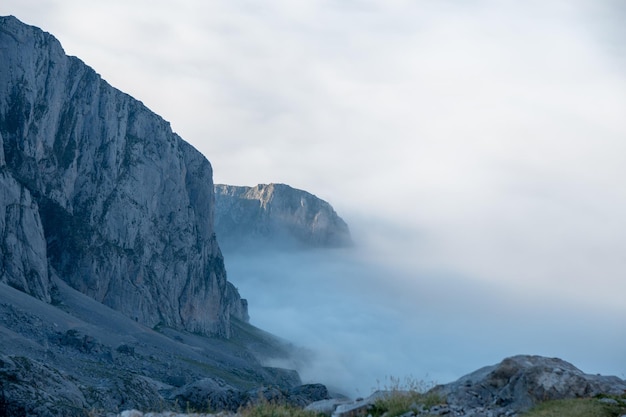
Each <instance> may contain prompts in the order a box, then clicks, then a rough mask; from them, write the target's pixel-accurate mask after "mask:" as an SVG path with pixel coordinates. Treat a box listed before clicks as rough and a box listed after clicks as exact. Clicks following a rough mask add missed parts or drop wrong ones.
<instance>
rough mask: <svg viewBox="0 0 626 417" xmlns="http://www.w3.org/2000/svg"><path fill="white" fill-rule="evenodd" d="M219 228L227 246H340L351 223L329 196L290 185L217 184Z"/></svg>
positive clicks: (346, 239)
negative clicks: (348, 223)
mask: <svg viewBox="0 0 626 417" xmlns="http://www.w3.org/2000/svg"><path fill="white" fill-rule="evenodd" d="M215 196H216V197H215V198H216V212H215V229H216V232H217V235H218V237H219V239H220V242H222V243H223V244H224V245H226V246H228V247H230V246H237V245H247V244H255V243H256V244H261V245H267V244H270V245H277V246H294V245H295V246H299V247H341V246H349V245H351V244H352V239H351V237H350V231H349V229H348V226H347V224H346V223H345V222H344V221H343V220H342V219H341V217H339V216H338V215H337V213H336V212H335V210H334V209H333V208H332V207H331V205H330V204H328V203H327V202H326V201H324V200H321V199H319V198H317V197H316V196H314V195H313V194H310V193H308V192H306V191H302V190H298V189H295V188H292V187H290V186H288V185H285V184H267V185H266V184H260V185H257V186H255V187H240V186H233V185H221V184H219V185H216V186H215Z"/></svg>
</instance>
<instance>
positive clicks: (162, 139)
mask: <svg viewBox="0 0 626 417" xmlns="http://www.w3.org/2000/svg"><path fill="white" fill-rule="evenodd" d="M0 135H1V136H0V142H1V144H2V147H1V148H0V196H1V197H2V199H1V200H0V217H1V219H0V232H1V233H2V237H1V238H0V245H1V248H2V259H0V262H2V264H1V265H0V274H1V275H0V280H2V281H4V282H7V283H9V284H11V285H12V286H14V287H16V288H20V289H22V290H24V291H26V292H28V293H30V294H32V295H34V296H36V297H38V298H40V299H43V300H49V293H48V291H49V289H48V275H49V274H50V270H49V269H48V268H52V269H53V270H54V271H55V273H57V274H58V275H59V276H60V277H61V278H62V279H63V280H65V281H66V282H68V283H69V284H70V285H71V286H72V287H74V288H76V289H78V290H79V291H81V292H83V293H85V294H87V295H89V296H91V297H93V298H94V299H96V300H98V301H100V302H102V303H104V304H106V305H108V306H110V307H112V308H114V309H116V310H118V311H120V312H122V313H124V314H125V315H127V316H129V317H132V318H134V319H136V320H137V321H139V322H141V323H144V324H146V325H149V326H154V325H157V324H159V323H161V324H164V325H166V326H172V327H177V328H184V329H186V330H189V331H194V332H201V333H205V334H217V335H223V336H228V334H229V319H230V316H231V315H234V316H235V317H238V318H240V319H246V318H247V311H246V305H245V302H244V301H242V300H241V299H240V297H239V294H238V293H237V290H236V289H235V288H234V287H233V286H232V285H231V284H230V283H229V282H228V281H227V279H226V273H225V270H224V263H223V258H222V254H221V251H220V248H219V246H218V244H217V240H216V237H215V233H214V226H213V215H214V207H215V206H214V193H213V181H212V168H211V165H210V163H209V162H208V161H207V160H206V158H204V157H203V156H202V155H201V154H200V153H199V152H198V151H196V150H195V149H194V148H193V147H192V146H191V145H189V144H188V143H186V142H185V141H183V140H182V139H181V138H180V137H179V136H178V135H176V134H175V133H173V132H172V130H171V128H170V126H169V123H168V122H166V121H165V120H163V119H162V118H161V117H159V116H158V115H156V114H154V113H153V112H151V111H150V110H149V109H147V108H146V107H145V106H144V105H143V104H142V103H141V102H139V101H137V100H135V99H133V98H132V97H130V96H128V95H126V94H124V93H122V92H120V91H118V90H116V89H115V88H113V87H111V86H110V85H109V84H107V83H106V82H105V81H104V80H102V79H101V78H100V76H99V75H98V74H97V73H96V72H95V71H94V70H93V69H91V68H90V67H88V66H87V65H85V64H84V63H83V62H82V61H80V60H79V59H77V58H75V57H68V56H66V55H65V53H64V51H63V49H62V48H61V45H60V44H59V42H58V41H57V40H56V39H55V38H54V37H52V36H51V35H50V34H48V33H45V32H43V31H41V30H40V29H38V28H35V27H32V26H27V25H25V24H23V23H21V22H20V21H18V20H17V19H16V18H14V17H1V18H0ZM48 265H49V266H48Z"/></svg>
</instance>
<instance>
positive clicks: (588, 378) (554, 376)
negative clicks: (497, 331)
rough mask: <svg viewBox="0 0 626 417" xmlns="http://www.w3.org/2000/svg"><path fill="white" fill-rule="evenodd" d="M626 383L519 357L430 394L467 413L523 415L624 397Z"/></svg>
mask: <svg viewBox="0 0 626 417" xmlns="http://www.w3.org/2000/svg"><path fill="white" fill-rule="evenodd" d="M625 390H626V381H624V380H622V379H620V378H618V377H615V376H601V375H590V374H586V373H584V372H582V371H581V370H580V369H578V368H576V367H575V366H574V365H572V364H571V363H568V362H566V361H564V360H562V359H558V358H546V357H543V356H529V355H519V356H513V357H510V358H507V359H504V360H503V361H502V362H500V363H499V364H497V365H493V366H487V367H485V368H482V369H479V370H477V371H475V372H472V373H471V374H468V375H466V376H464V377H462V378H460V379H459V380H457V381H455V382H453V383H450V384H446V385H439V386H436V387H434V388H433V389H432V391H431V392H433V393H437V394H439V395H441V396H443V397H445V398H446V399H447V402H448V403H449V404H452V405H455V406H458V407H462V408H464V409H477V408H483V409H493V410H506V411H512V412H521V411H526V410H528V409H530V408H531V407H532V406H534V405H535V404H537V403H539V402H542V401H546V400H558V399H565V398H586V397H593V396H596V395H599V394H618V395H621V394H623V393H624V392H625Z"/></svg>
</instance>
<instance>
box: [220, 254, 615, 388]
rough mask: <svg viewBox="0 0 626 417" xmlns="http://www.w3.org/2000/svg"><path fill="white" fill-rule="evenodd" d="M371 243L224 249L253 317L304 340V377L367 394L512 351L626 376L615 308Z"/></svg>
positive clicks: (441, 378) (441, 376) (456, 372)
mask: <svg viewBox="0 0 626 417" xmlns="http://www.w3.org/2000/svg"><path fill="white" fill-rule="evenodd" d="M371 249H372V248H363V247H359V248H353V249H326V250H312V251H299V252H285V251H283V252H271V251H268V252H264V253H255V254H250V253H239V254H238V253H236V252H231V253H226V265H227V269H228V273H229V279H230V280H231V281H232V282H233V283H234V284H235V285H236V286H237V287H238V288H239V290H240V291H241V293H242V294H243V295H244V296H246V297H247V298H248V301H249V304H250V314H251V317H252V318H251V322H252V324H254V325H256V326H258V327H261V328H263V329H265V330H268V331H270V332H272V333H274V334H276V335H278V336H280V337H283V338H285V339H287V340H288V341H291V342H293V343H295V344H296V345H297V346H299V347H305V348H307V349H308V352H307V355H304V357H303V362H302V363H298V371H299V372H300V374H301V376H302V378H303V380H304V381H305V382H323V383H325V384H327V385H328V386H329V387H331V388H333V389H335V390H336V391H338V392H342V393H345V394H348V395H352V396H360V395H366V394H368V393H370V392H371V391H372V390H373V389H375V388H378V387H384V386H385V384H389V381H388V378H390V377H394V378H400V379H403V380H404V379H405V378H409V379H412V380H418V381H423V382H424V383H425V384H427V385H428V384H432V383H445V382H451V381H453V380H455V379H457V378H458V377H460V376H462V375H464V374H466V373H469V372H471V371H473V370H476V369H478V368H480V367H482V366H486V365H490V364H495V363H497V362H499V361H500V360H501V359H503V358H505V357H507V356H511V355H515V354H539V355H545V356H557V357H561V358H564V359H566V360H568V361H571V362H573V363H574V364H576V365H577V366H578V367H580V368H582V369H583V370H585V371H586V372H591V373H605V374H607V373H608V374H615V373H618V374H619V373H620V371H621V372H622V377H623V376H624V375H623V369H626V367H625V366H626V359H625V357H624V350H623V347H624V346H625V344H626V332H625V331H624V328H623V326H619V324H618V323H619V321H620V320H619V316H616V314H618V313H617V312H611V311H605V312H602V311H593V310H591V309H585V308H584V306H581V305H580V304H576V303H570V304H568V303H563V302H562V300H557V299H555V297H554V296H553V295H550V294H547V293H536V294H520V293H519V292H516V291H513V290H511V289H510V288H506V287H505V286H503V285H498V284H493V283H491V284H487V283H484V282H480V281H475V280H472V279H471V278H470V277H466V276H458V275H455V274H453V273H451V272H446V271H445V270H439V271H435V270H420V269H416V268H413V269H411V270H408V269H401V268H400V269H399V268H394V267H393V266H392V265H390V264H385V263H380V261H379V260H376V258H377V256H376V254H374V253H371V252H369V250H371ZM268 364H270V365H284V363H281V362H269V363H268ZM289 365H292V364H289ZM616 365H617V366H616Z"/></svg>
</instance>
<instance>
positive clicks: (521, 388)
mask: <svg viewBox="0 0 626 417" xmlns="http://www.w3.org/2000/svg"><path fill="white" fill-rule="evenodd" d="M404 394H407V392H406V391H402V389H401V388H399V389H395V390H392V391H377V392H375V393H374V394H372V395H371V396H370V397H368V398H364V399H357V400H347V399H327V400H321V401H316V402H313V403H311V404H309V405H307V406H306V407H305V408H304V410H305V411H311V412H312V413H313V414H312V415H315V414H322V415H328V416H332V417H355V416H367V415H372V414H373V413H374V414H376V411H377V410H376V407H377V404H379V403H380V401H384V400H386V399H388V398H391V397H393V396H397V395H404ZM625 394H626V381H625V380H622V379H620V378H618V377H615V376H602V375H590V374H586V373H584V372H582V371H581V370H580V369H578V368H576V367H575V366H573V365H572V364H570V363H568V362H566V361H564V360H561V359H558V358H546V357H542V356H528V355H519V356H514V357H510V358H507V359H504V360H503V361H502V362H500V363H499V364H497V365H493V366H487V367H484V368H482V369H479V370H477V371H475V372H472V373H470V374H468V375H466V376H464V377H462V378H460V379H459V380H457V381H455V382H452V383H450V384H445V385H438V386H435V387H434V388H432V389H431V390H429V391H428V392H426V393H424V394H423V396H422V397H421V398H424V399H428V400H424V402H423V403H421V402H420V400H419V399H417V400H416V401H415V402H414V403H413V404H410V405H409V406H408V409H407V411H406V412H405V413H404V414H402V415H403V416H404V417H413V416H440V415H446V416H459V417H502V416H507V417H515V416H519V415H522V414H523V413H525V412H527V411H528V410H530V409H531V408H532V407H533V406H535V405H537V404H539V403H541V402H544V401H550V400H560V399H574V398H592V397H599V396H607V397H608V396H615V397H617V398H619V399H613V398H600V399H598V401H600V402H604V403H607V404H619V403H620V402H621V406H622V407H623V408H624V410H626V397H624V395H625ZM416 398H418V397H416ZM433 398H436V399H437V401H436V402H435V403H433V402H432V401H433V400H432V399H433ZM378 411H380V410H378ZM625 413H626V411H625ZM220 415H221V416H226V415H228V416H235V415H238V414H236V413H218V414H184V413H182V414H181V413H171V412H161V413H142V412H140V411H137V410H126V411H124V412H122V413H120V414H118V416H119V417H205V416H220Z"/></svg>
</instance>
